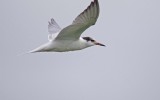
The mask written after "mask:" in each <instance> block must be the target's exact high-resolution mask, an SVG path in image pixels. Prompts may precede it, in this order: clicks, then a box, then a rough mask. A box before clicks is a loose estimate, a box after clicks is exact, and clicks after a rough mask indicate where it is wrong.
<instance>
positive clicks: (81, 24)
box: [55, 0, 99, 40]
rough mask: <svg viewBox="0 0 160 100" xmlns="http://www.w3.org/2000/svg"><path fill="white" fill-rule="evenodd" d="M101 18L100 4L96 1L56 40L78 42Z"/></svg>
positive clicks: (63, 30)
mask: <svg viewBox="0 0 160 100" xmlns="http://www.w3.org/2000/svg"><path fill="white" fill-rule="evenodd" d="M98 16H99V3H98V0H94V1H93V2H91V4H90V5H89V6H88V7H87V9H85V10H84V11H83V12H82V13H81V14H80V15H78V16H77V17H76V18H75V20H74V21H73V23H72V24H71V25H69V26H67V27H66V28H64V29H62V31H61V32H60V33H59V34H58V36H57V37H56V38H55V39H57V40H61V39H70V40H77V39H79V37H80V36H81V34H82V33H83V32H84V31H85V30H86V29H87V28H89V27H90V26H92V25H94V24H95V23H96V21H97V18H98Z"/></svg>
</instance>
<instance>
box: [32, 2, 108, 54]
mask: <svg viewBox="0 0 160 100" xmlns="http://www.w3.org/2000/svg"><path fill="white" fill-rule="evenodd" d="M98 16H99V4H98V0H94V1H93V2H91V4H90V5H89V6H88V8H87V9H86V10H84V11H83V12H82V13H81V14H80V15H79V16H77V17H76V19H75V20H74V21H73V23H72V24H71V25H69V26H67V27H65V28H63V29H61V28H60V26H59V25H58V24H57V23H56V22H55V20H54V19H53V18H52V19H51V21H49V25H48V31H49V35H48V40H49V42H48V43H46V44H44V45H42V46H40V47H38V48H36V49H34V50H32V51H30V52H31V53H33V52H66V51H75V50H81V49H84V48H87V47H90V46H94V45H100V46H105V45H103V44H101V43H98V42H96V41H95V40H93V39H92V38H90V37H80V36H81V34H82V33H83V32H84V31H85V30H86V29H87V28H89V27H90V26H92V25H94V24H95V23H96V21H97V18H98Z"/></svg>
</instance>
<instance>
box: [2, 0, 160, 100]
mask: <svg viewBox="0 0 160 100" xmlns="http://www.w3.org/2000/svg"><path fill="white" fill-rule="evenodd" d="M90 2H91V0H1V1H0V12H1V14H0V23H1V24H0V33H1V37H0V45H1V52H0V55H1V56H0V61H1V62H0V100H160V85H159V84H160V38H159V37H160V29H159V28H160V13H159V10H160V6H159V4H160V1H159V0H99V3H100V9H101V12H100V16H99V19H98V21H97V23H96V25H95V26H94V27H91V28H90V29H88V30H87V31H85V33H84V34H83V36H90V37H93V38H94V39H95V40H97V41H99V42H102V43H104V44H106V46H107V47H105V48H104V47H98V46H95V47H90V48H87V49H84V50H82V51H75V52H68V53H37V54H27V55H21V56H18V55H19V54H21V53H23V52H26V51H29V50H32V49H34V48H36V47H37V46H39V45H41V44H43V43H45V42H47V41H48V40H47V34H48V31H47V25H48V20H50V18H52V17H53V18H54V19H55V20H56V21H57V22H58V23H59V25H60V26H62V27H65V26H67V25H69V24H70V23H71V22H72V20H73V19H74V18H75V17H76V16H77V15H78V14H79V13H80V12H82V11H83V10H84V9H85V8H86V7H87V6H88V5H89V4H90Z"/></svg>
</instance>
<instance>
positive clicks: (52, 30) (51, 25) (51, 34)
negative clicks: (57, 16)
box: [48, 18, 61, 40]
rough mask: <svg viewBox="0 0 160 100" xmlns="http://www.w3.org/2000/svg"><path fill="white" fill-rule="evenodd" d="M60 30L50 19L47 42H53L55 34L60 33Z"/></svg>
mask: <svg viewBox="0 0 160 100" xmlns="http://www.w3.org/2000/svg"><path fill="white" fill-rule="evenodd" d="M60 31H61V28H60V26H59V25H58V24H57V23H56V21H55V20H54V19H53V18H52V19H51V21H49V22H48V32H49V35H48V40H53V38H54V37H55V36H54V35H55V33H57V32H60Z"/></svg>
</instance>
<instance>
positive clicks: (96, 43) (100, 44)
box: [95, 42, 105, 47]
mask: <svg viewBox="0 0 160 100" xmlns="http://www.w3.org/2000/svg"><path fill="white" fill-rule="evenodd" d="M95 45H99V46H103V47H105V45H104V44H102V43H98V42H95Z"/></svg>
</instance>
